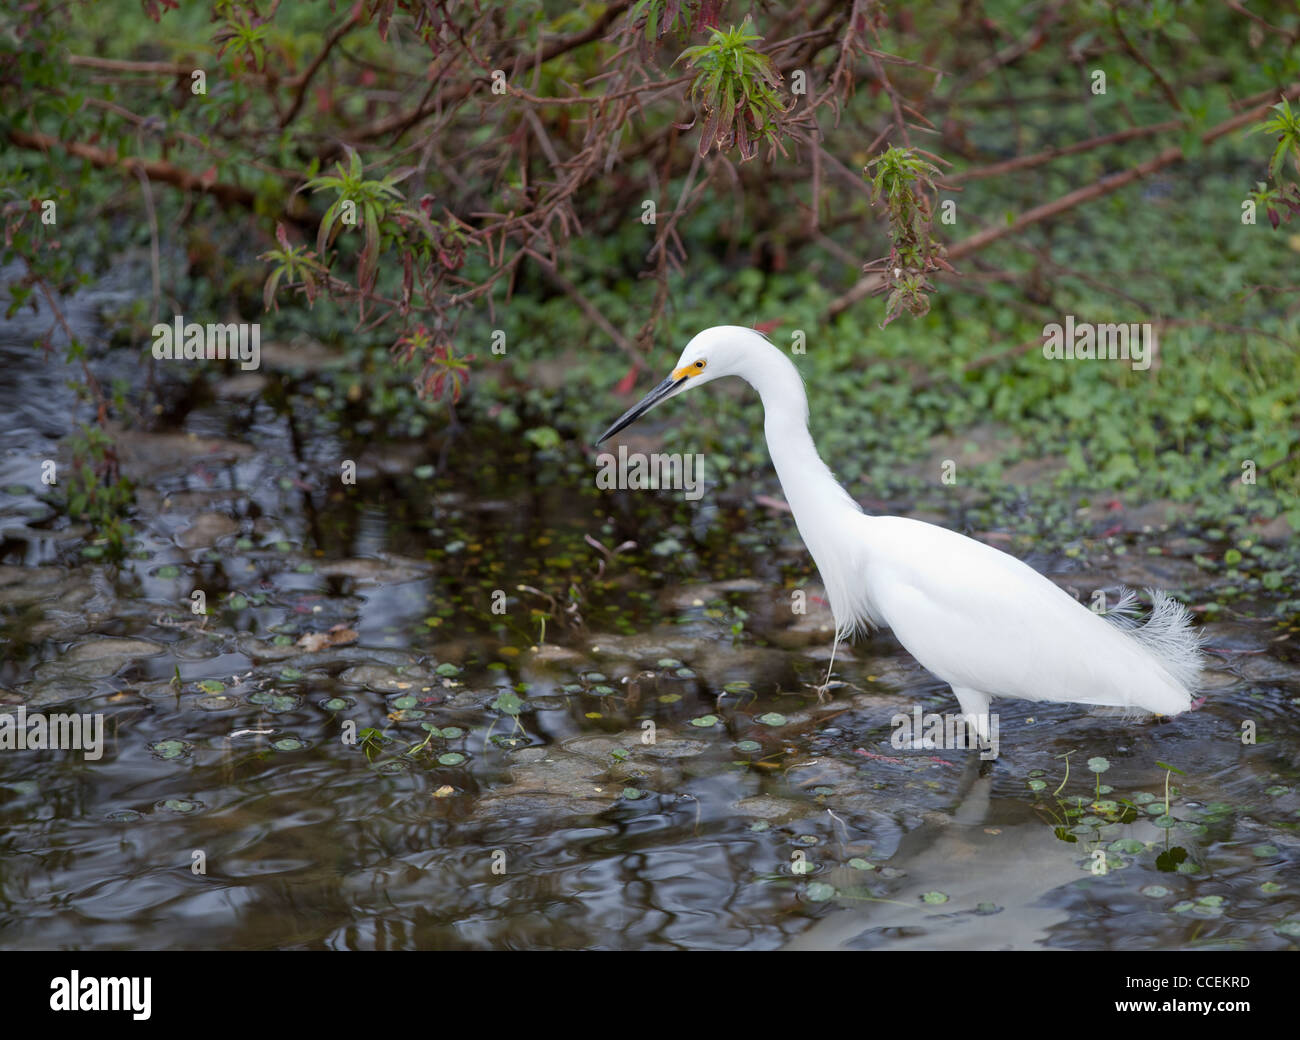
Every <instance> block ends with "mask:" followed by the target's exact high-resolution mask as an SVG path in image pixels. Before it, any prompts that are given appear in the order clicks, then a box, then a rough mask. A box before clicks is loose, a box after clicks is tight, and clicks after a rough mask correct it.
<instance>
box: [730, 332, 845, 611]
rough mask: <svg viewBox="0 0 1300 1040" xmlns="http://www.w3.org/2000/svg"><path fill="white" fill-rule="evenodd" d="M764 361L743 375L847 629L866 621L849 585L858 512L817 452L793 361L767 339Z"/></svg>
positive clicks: (799, 522)
mask: <svg viewBox="0 0 1300 1040" xmlns="http://www.w3.org/2000/svg"><path fill="white" fill-rule="evenodd" d="M761 356H762V361H761V363H759V364H756V365H752V366H750V370H749V371H748V372H746V374H745V376H744V378H745V379H746V380H748V382H749V384H750V385H751V386H752V387H753V388H754V389H755V390H757V391H758V395H759V397H761V398H762V400H763V431H764V433H765V434H766V435H767V449H768V451H769V453H770V454H771V456H772V464H773V465H774V466H775V467H776V475H777V476H778V477H779V478H780V480H781V488H782V490H784V492H785V497H786V501H787V502H789V503H790V509H791V511H792V512H793V513H794V521H795V524H796V525H797V526H798V528H799V534H800V536H801V537H802V538H803V540H804V544H805V545H806V546H808V551H809V552H810V553H812V557H813V560H814V561H816V563H817V570H818V571H819V572H820V573H821V578H822V584H823V585H825V586H826V591H827V594H828V596H829V598H830V601H831V609H832V611H833V612H834V614H835V621H836V625H837V627H838V628H839V629H841V631H844V632H848V631H850V630H852V629H855V628H857V627H859V626H860V625H861V624H863V623H864V622H866V621H868V620H870V618H869V616H863V607H862V602H861V601H862V595H863V590H860V589H854V588H851V587H849V586H848V585H847V580H848V577H849V574H850V573H852V569H851V563H852V561H854V560H856V559H857V558H858V556H859V554H860V553H861V551H862V548H863V545H862V540H861V537H862V531H861V528H860V527H859V526H858V524H856V523H854V522H853V521H851V520H848V519H846V514H856V515H858V516H860V515H861V513H862V509H861V507H860V506H859V505H858V504H857V503H856V502H855V501H854V500H853V499H852V498H851V497H850V496H849V493H848V492H847V491H845V490H844V488H842V487H841V486H840V484H839V482H838V481H836V479H835V477H834V476H833V475H832V474H831V471H830V469H829V467H827V465H826V463H825V462H823V461H822V459H821V456H820V455H818V454H817V447H816V445H814V444H813V439H812V434H810V433H809V432H808V397H807V395H806V394H805V393H804V388H803V379H802V378H800V376H799V370H798V369H797V368H796V367H795V366H794V364H793V362H791V361H790V359H789V358H787V357H786V356H785V354H783V353H782V352H781V350H780V349H778V348H777V347H775V346H773V345H772V344H770V343H767V342H764V343H763V344H762V355H761Z"/></svg>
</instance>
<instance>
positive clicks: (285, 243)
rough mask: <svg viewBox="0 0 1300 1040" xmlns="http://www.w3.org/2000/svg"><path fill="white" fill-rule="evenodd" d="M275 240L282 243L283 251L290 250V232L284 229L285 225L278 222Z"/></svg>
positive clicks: (276, 223)
mask: <svg viewBox="0 0 1300 1040" xmlns="http://www.w3.org/2000/svg"><path fill="white" fill-rule="evenodd" d="M275 240H276V241H277V242H279V243H280V246H281V247H282V248H283V249H286V250H287V249H289V248H290V247H289V232H287V231H286V230H285V229H284V225H283V224H281V223H280V222H279V221H278V220H277V221H276V222H275Z"/></svg>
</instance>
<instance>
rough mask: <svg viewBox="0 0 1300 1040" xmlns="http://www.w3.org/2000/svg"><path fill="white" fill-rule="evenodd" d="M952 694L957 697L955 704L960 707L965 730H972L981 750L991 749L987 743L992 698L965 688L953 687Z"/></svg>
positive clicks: (990, 745)
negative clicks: (977, 738) (964, 721)
mask: <svg viewBox="0 0 1300 1040" xmlns="http://www.w3.org/2000/svg"><path fill="white" fill-rule="evenodd" d="M952 692H953V693H955V694H956V695H957V703H958V704H960V705H961V711H962V717H963V718H964V719H965V720H966V728H967V730H968V731H971V730H973V731H974V732H975V734H976V736H978V737H979V741H980V747H981V749H983V748H988V747H992V744H991V743H990V741H989V704H990V702H992V700H993V698H992V697H990V696H989V695H988V694H987V693H980V691H979V690H972V689H968V688H967V687H965V686H954V687H953V688H952Z"/></svg>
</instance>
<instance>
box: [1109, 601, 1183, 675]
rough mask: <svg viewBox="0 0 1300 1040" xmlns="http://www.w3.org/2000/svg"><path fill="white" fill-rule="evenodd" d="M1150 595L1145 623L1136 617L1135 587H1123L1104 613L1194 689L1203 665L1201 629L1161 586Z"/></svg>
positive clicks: (1164, 666)
mask: <svg viewBox="0 0 1300 1040" xmlns="http://www.w3.org/2000/svg"><path fill="white" fill-rule="evenodd" d="M1147 595H1148V596H1150V597H1151V614H1150V615H1149V616H1148V617H1147V619H1146V622H1145V623H1144V624H1141V625H1139V624H1138V623H1137V622H1136V621H1135V620H1134V618H1135V615H1136V614H1137V593H1135V592H1134V591H1133V590H1132V589H1122V590H1121V594H1120V598H1119V602H1118V603H1116V604H1115V606H1113V607H1112V608H1111V609H1110V610H1108V611H1107V612H1106V613H1105V615H1104V617H1105V618H1106V620H1107V621H1109V622H1110V623H1111V624H1112V625H1114V626H1115V627H1116V628H1118V629H1121V630H1122V631H1123V632H1124V633H1125V634H1126V635H1128V636H1131V637H1132V638H1133V639H1136V640H1137V641H1138V642H1139V643H1141V644H1142V646H1143V647H1144V648H1145V649H1146V650H1147V651H1148V652H1149V653H1150V654H1151V656H1152V657H1154V658H1155V659H1156V661H1157V662H1158V663H1159V665H1160V667H1162V668H1163V669H1164V670H1165V671H1166V672H1168V673H1169V674H1170V676H1172V677H1173V678H1174V680H1175V681H1177V682H1178V683H1179V684H1180V685H1182V686H1183V687H1184V688H1186V689H1187V690H1188V691H1189V692H1195V691H1196V688H1197V685H1198V679H1199V677H1200V674H1201V669H1202V667H1203V665H1204V655H1203V654H1202V652H1201V639H1202V633H1201V632H1200V630H1199V629H1197V628H1195V627H1193V625H1192V615H1191V613H1190V612H1189V611H1188V609H1187V608H1186V607H1185V606H1183V605H1182V604H1181V603H1179V602H1178V601H1177V600H1176V599H1174V598H1173V597H1172V596H1169V595H1168V594H1166V593H1164V592H1161V591H1160V590H1159V589H1147Z"/></svg>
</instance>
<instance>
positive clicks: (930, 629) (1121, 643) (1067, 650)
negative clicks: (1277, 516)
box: [601, 326, 1201, 736]
mask: <svg viewBox="0 0 1300 1040" xmlns="http://www.w3.org/2000/svg"><path fill="white" fill-rule="evenodd" d="M701 362H703V364H701ZM726 375H737V376H740V377H741V378H742V379H745V380H746V381H747V382H748V383H750V385H752V386H753V387H754V389H756V390H757V391H758V393H759V396H760V397H761V398H762V401H763V409H764V432H765V434H766V437H767V444H768V450H769V451H770V453H771V455H772V462H773V464H774V465H775V467H776V471H777V476H778V477H779V478H780V481H781V486H782V489H783V490H784V491H785V494H786V498H787V500H788V501H789V503H790V508H791V510H792V512H793V513H794V518H795V522H796V524H797V525H798V527H799V533H800V535H801V536H802V538H803V540H804V544H805V545H807V547H808V550H809V552H810V553H811V554H812V556H813V559H814V561H815V562H816V564H817V569H818V571H819V572H820V574H821V577H822V582H823V584H824V585H825V587H826V592H827V597H828V599H829V600H830V605H831V610H832V612H833V613H834V615H835V622H836V627H837V631H838V635H839V636H845V637H847V636H851V635H853V634H854V633H856V632H858V631H861V630H862V629H864V628H870V627H877V626H882V625H883V626H888V627H889V628H890V629H892V630H893V632H894V635H895V636H896V637H897V638H898V641H899V642H900V643H902V645H903V646H904V647H905V648H906V649H907V651H908V652H909V653H910V654H911V655H912V656H913V657H915V658H916V659H917V661H919V662H920V663H921V664H922V665H923V666H924V667H926V668H927V669H929V670H930V671H931V672H933V673H934V674H935V675H936V676H938V677H939V678H940V679H942V680H944V681H945V682H947V683H949V684H950V685H951V686H952V688H953V692H954V693H955V694H956V696H957V699H958V701H959V703H960V704H961V707H962V711H963V712H964V713H965V714H966V715H967V717H968V719H969V720H970V721H971V722H972V723H973V724H975V726H976V729H977V730H978V731H979V732H980V733H981V735H982V736H986V735H987V733H986V728H985V725H984V724H981V722H980V720H979V716H980V715H982V714H984V713H986V712H987V711H988V708H989V701H990V699H991V698H992V697H1019V698H1023V699H1026V700H1038V701H1075V702H1078V703H1080V704H1089V705H1107V706H1112V707H1119V708H1128V709H1138V710H1141V711H1147V712H1154V713H1158V714H1161V715H1175V714H1177V713H1179V712H1182V711H1186V710H1187V709H1188V708H1189V707H1190V706H1191V701H1192V691H1193V689H1194V686H1195V682H1196V678H1197V676H1198V674H1199V672H1200V667H1201V663H1200V639H1199V636H1198V634H1197V633H1196V631H1195V629H1193V628H1192V627H1191V619H1190V616H1189V615H1188V613H1187V611H1186V610H1185V608H1183V607H1182V606H1181V605H1180V604H1178V603H1177V602H1175V601H1174V600H1172V599H1170V598H1169V597H1167V596H1165V595H1164V594H1163V593H1159V592H1153V593H1152V600H1153V607H1152V614H1151V617H1150V619H1149V620H1148V621H1147V622H1146V624H1144V625H1142V626H1137V625H1135V624H1134V623H1133V622H1132V621H1131V620H1130V619H1129V617H1128V616H1127V608H1128V606H1129V604H1130V602H1131V600H1130V598H1128V597H1126V598H1125V600H1124V601H1123V602H1122V603H1121V604H1119V605H1118V606H1119V610H1117V611H1112V612H1111V613H1109V614H1107V615H1106V616H1104V617H1103V616H1102V615H1099V614H1097V613H1094V612H1093V611H1091V610H1089V609H1088V608H1087V607H1085V606H1083V605H1082V604H1081V603H1079V602H1078V601H1077V600H1075V599H1074V598H1072V597H1071V596H1070V595H1068V594H1067V593H1066V592H1064V591H1063V590H1061V589H1060V588H1058V587H1057V586H1056V585H1055V584H1053V583H1052V582H1051V581H1050V580H1049V579H1047V578H1045V577H1044V576H1043V575H1041V574H1039V573H1038V572H1037V571H1035V570H1034V569H1033V568H1032V567H1030V566H1028V565H1027V564H1025V563H1023V562H1022V561H1020V560H1018V559H1016V558H1015V557H1014V556H1010V555H1008V554H1007V553H1004V552H1001V551H999V550H997V549H995V548H993V547H992V546H988V545H985V544H983V543H982V542H978V541H975V540H974V539H972V538H967V537H966V536H964V535H960V534H957V533H955V532H953V531H949V530H946V529H945V528H942V527H937V526H935V525H934V524H927V523H923V522H921V521H919V520H910V519H907V518H904V517H895V516H868V515H866V514H864V513H863V512H862V510H861V508H860V507H859V506H858V505H857V503H856V502H854V501H853V499H852V498H851V497H850V496H849V494H848V493H847V492H846V491H845V490H844V489H843V488H842V487H840V485H839V484H838V483H837V482H836V481H835V478H834V477H833V476H832V475H831V472H830V470H829V469H828V468H827V467H826V464H825V463H824V462H823V461H822V460H821V458H820V456H819V455H818V454H817V449H816V447H815V446H814V444H813V441H812V437H811V435H810V434H809V432H808V402H807V397H806V395H805V393H804V388H803V381H802V379H801V378H800V376H799V373H798V370H797V369H796V368H795V366H794V364H793V363H792V362H791V361H790V359H789V358H787V357H786V356H785V354H784V353H782V352H781V351H780V350H779V349H778V348H777V347H775V346H774V345H773V344H771V343H770V342H768V341H767V340H766V338H765V337H763V336H762V335H761V334H759V333H757V332H755V331H753V330H752V329H746V328H742V327H739V326H719V327H717V328H713V329H708V330H706V331H704V332H702V333H700V334H699V335H698V336H696V337H695V338H694V339H693V340H691V342H690V343H689V344H687V346H686V349H685V350H684V351H683V352H682V355H681V359H680V360H679V361H678V366H677V369H676V370H675V371H674V373H673V375H672V376H671V377H670V378H669V379H668V380H665V381H664V383H663V384H661V385H660V387H659V388H658V389H657V390H656V391H654V392H652V394H651V395H649V396H648V397H647V398H646V400H645V401H643V402H642V403H641V405H638V406H637V408H634V409H632V410H631V411H629V412H628V413H627V414H626V415H625V416H623V418H621V419H620V420H619V421H618V422H616V423H615V424H614V426H612V427H611V428H610V431H609V432H607V433H606V434H605V436H606V437H608V436H610V434H612V433H614V432H616V431H617V430H619V429H622V428H623V426H626V425H628V424H629V423H630V422H632V421H635V419H636V418H637V417H639V416H640V415H641V414H643V413H644V412H645V411H647V410H648V409H649V408H650V407H653V406H654V405H655V404H658V403H659V401H661V400H665V399H667V398H668V397H672V396H674V395H676V394H677V393H680V392H682V391H683V390H685V389H688V388H689V387H691V386H696V385H699V384H701V383H705V382H709V381H711V380H712V379H717V378H719V377H721V376H726ZM601 439H602V440H603V439H604V437H602V438H601Z"/></svg>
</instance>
